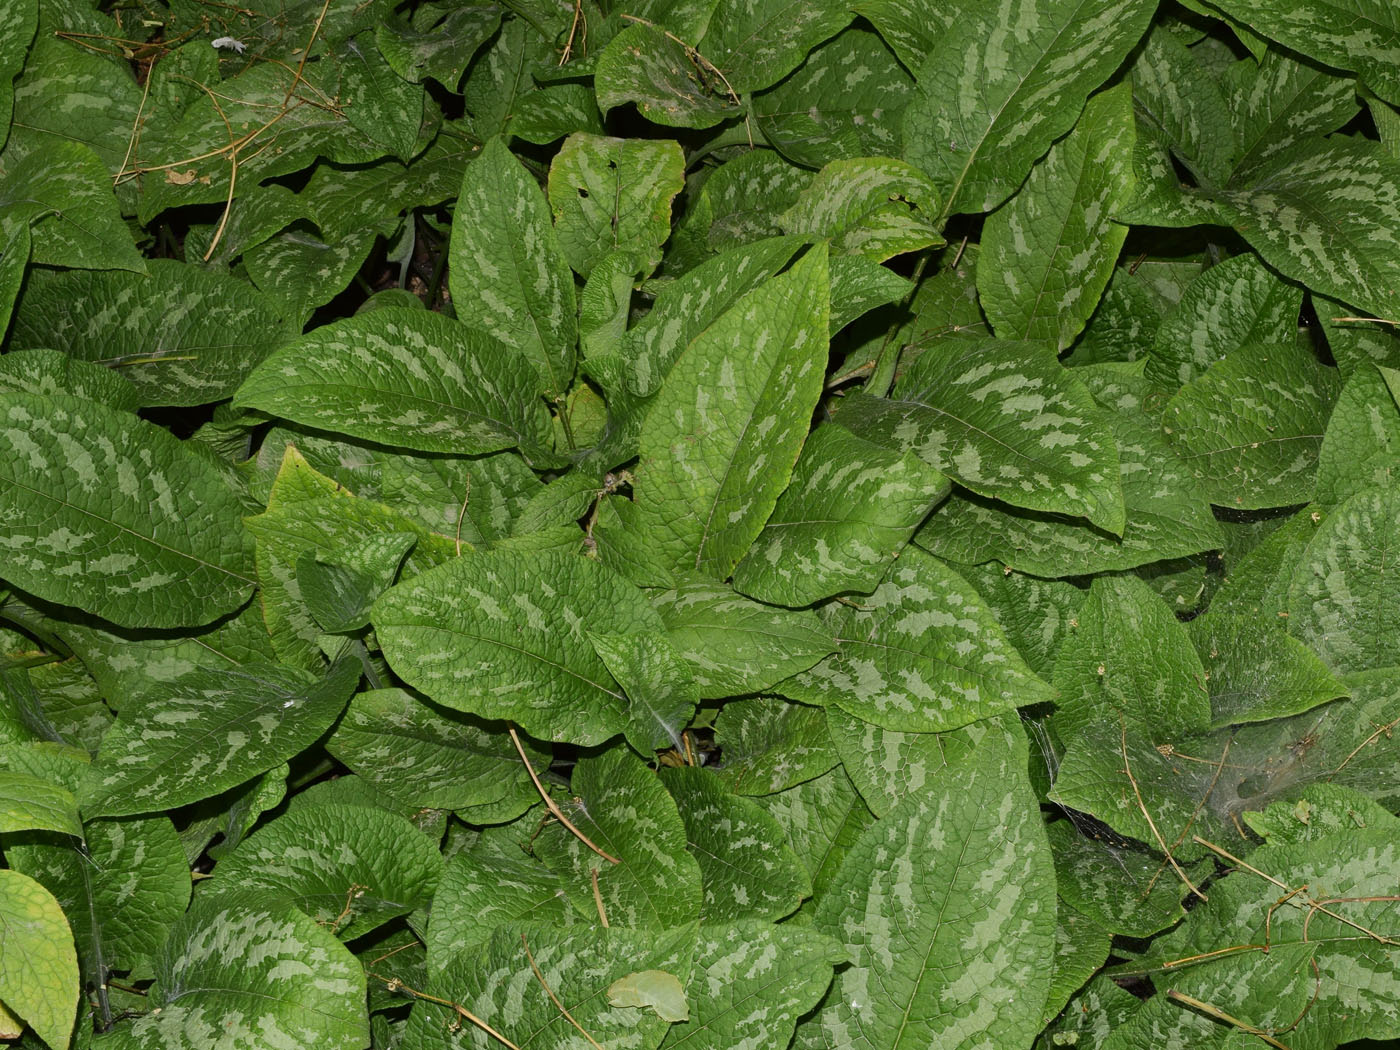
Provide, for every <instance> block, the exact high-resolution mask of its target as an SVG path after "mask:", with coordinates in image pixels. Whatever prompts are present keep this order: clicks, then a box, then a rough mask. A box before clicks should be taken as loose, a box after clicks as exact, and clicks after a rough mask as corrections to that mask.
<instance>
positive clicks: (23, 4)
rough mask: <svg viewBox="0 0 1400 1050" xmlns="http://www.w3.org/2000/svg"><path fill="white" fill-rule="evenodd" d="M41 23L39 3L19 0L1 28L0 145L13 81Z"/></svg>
mask: <svg viewBox="0 0 1400 1050" xmlns="http://www.w3.org/2000/svg"><path fill="white" fill-rule="evenodd" d="M38 22H39V0H19V3H17V4H15V6H14V9H13V10H12V11H11V12H10V17H9V18H8V19H7V20H6V21H5V25H4V27H3V28H0V128H3V129H4V130H3V131H0V146H3V145H4V144H5V140H6V136H7V135H8V134H9V130H10V117H11V115H12V110H13V105H14V85H13V81H14V79H15V77H16V76H18V75H19V71H20V70H21V69H22V68H23V66H24V58H25V54H26V53H27V52H28V51H29V44H30V42H31V41H32V40H33V39H34V30H35V28H36V27H37V25H38Z"/></svg>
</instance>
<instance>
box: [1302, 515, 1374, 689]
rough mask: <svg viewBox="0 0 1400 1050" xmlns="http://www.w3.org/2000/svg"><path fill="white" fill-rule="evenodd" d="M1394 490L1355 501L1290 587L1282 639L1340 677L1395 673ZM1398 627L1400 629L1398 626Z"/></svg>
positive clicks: (1316, 542) (1311, 551) (1307, 555)
mask: <svg viewBox="0 0 1400 1050" xmlns="http://www.w3.org/2000/svg"><path fill="white" fill-rule="evenodd" d="M1397 514H1400V490H1397V489H1393V488H1388V489H1369V490H1364V491H1362V492H1359V493H1357V494H1356V495H1355V496H1353V497H1352V498H1351V499H1349V500H1347V501H1346V502H1345V503H1343V504H1342V505H1341V506H1340V507H1338V508H1337V509H1336V510H1335V511H1333V512H1332V513H1331V514H1330V515H1328V517H1327V519H1326V520H1325V521H1324V522H1323V523H1322V525H1321V526H1320V527H1319V528H1318V529H1317V531H1316V533H1315V534H1314V535H1313V537H1312V539H1311V540H1310V541H1309V543H1308V546H1307V548H1306V549H1305V550H1304V551H1303V553H1302V555H1301V556H1300V557H1299V559H1298V565H1297V569H1296V570H1295V572H1294V574H1293V578H1292V583H1291V584H1290V585H1289V587H1288V609H1289V619H1288V632H1289V633H1290V634H1292V635H1295V636H1296V637H1298V638H1300V639H1301V640H1302V641H1303V642H1304V644H1306V645H1308V646H1309V647H1310V648H1311V649H1312V650H1313V651H1314V652H1316V653H1317V655H1318V656H1320V657H1322V662H1323V663H1325V664H1326V665H1327V666H1328V667H1330V668H1331V669H1332V670H1333V671H1335V672H1337V673H1338V674H1346V673H1348V672H1351V671H1364V670H1368V669H1370V668H1373V667H1394V666H1397V665H1400V636H1397V635H1396V633H1395V629H1394V628H1392V624H1393V623H1394V622H1395V618H1396V617H1397V616H1400V604H1397V600H1396V594H1395V591H1396V587H1397V582H1396V579H1395V575H1394V574H1395V566H1394V563H1393V560H1392V559H1390V558H1389V557H1388V552H1389V550H1390V547H1391V544H1392V543H1396V542H1400V538H1398V537H1396V535H1395V532H1396V529H1397V528H1400V519H1397ZM1398 626H1400V625H1398Z"/></svg>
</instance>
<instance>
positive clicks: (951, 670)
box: [780, 549, 1053, 733]
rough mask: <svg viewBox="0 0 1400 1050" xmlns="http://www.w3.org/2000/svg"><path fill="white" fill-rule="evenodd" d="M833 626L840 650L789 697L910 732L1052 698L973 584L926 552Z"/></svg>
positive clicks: (801, 679)
mask: <svg viewBox="0 0 1400 1050" xmlns="http://www.w3.org/2000/svg"><path fill="white" fill-rule="evenodd" d="M834 627H835V630H836V632H837V635H836V644H837V646H838V648H837V651H836V652H835V653H834V654H833V655H832V656H830V657H828V658H827V659H826V660H823V661H822V662H821V663H819V664H817V665H816V666H815V667H813V668H812V669H811V670H809V671H804V672H803V673H802V674H800V675H797V676H796V677H795V678H793V679H792V680H791V681H789V682H786V683H784V684H783V685H782V686H781V687H780V688H781V689H782V690H783V692H784V693H786V694H788V695H790V696H792V697H793V698H794V699H796V700H804V701H807V702H809V703H816V704H823V705H826V704H836V705H837V706H839V707H842V708H844V709H845V710H846V711H848V712H850V713H851V714H853V715H855V716H856V717H857V718H860V719H863V720H865V721H867V722H871V723H874V724H875V725H878V726H883V727H884V728H886V729H894V730H897V731H900V732H907V733H938V732H943V731H945V730H949V729H956V728H958V727H959V726H963V725H967V724H968V723H969V722H975V721H977V720H978V719H982V718H987V717H988V716H990V715H994V714H997V713H999V712H1001V711H1007V710H1010V709H1011V708H1013V707H1019V706H1024V705H1026V704H1033V703H1037V702H1039V701H1041V700H1049V699H1050V698H1051V697H1052V695H1053V694H1052V691H1051V689H1050V687H1049V686H1047V685H1046V684H1045V683H1044V682H1042V681H1041V680H1040V679H1039V678H1037V677H1036V676H1035V675H1033V674H1032V673H1031V672H1030V670H1029V669H1028V668H1027V667H1026V665H1025V664H1024V663H1023V662H1022V660H1021V657H1020V655H1019V654H1018V653H1017V652H1016V650H1015V649H1014V648H1013V647H1012V645H1011V643H1010V642H1008V641H1007V640H1006V636H1005V635H1004V634H1003V633H1002V631H1001V628H1000V627H998V626H997V623H996V621H995V620H994V619H993V618H992V615H991V613H990V611H988V609H987V607H986V605H985V604H984V603H983V601H982V599H981V597H980V596H979V595H978V594H977V592H976V591H975V590H973V589H972V587H970V586H969V585H968V583H967V581H965V580H964V579H962V577H960V576H959V575H958V574H957V573H955V572H953V570H952V569H949V568H948V567H947V566H945V565H943V564H942V563H941V562H939V561H937V560H936V559H934V558H932V557H929V556H928V555H927V554H924V553H923V552H922V551H918V550H913V549H911V550H907V551H906V552H905V554H904V556H903V557H901V558H900V559H899V560H898V561H896V562H895V563H894V565H893V566H892V567H891V568H890V571H889V574H888V575H887V576H886V577H885V580H884V582H882V583H881V584H880V586H879V587H877V588H876V589H875V592H874V593H873V594H871V595H870V596H869V597H868V598H864V599H862V600H861V602H860V605H859V606H858V607H853V608H848V609H846V610H844V611H843V614H842V615H840V616H839V618H838V619H837V620H836V622H835V624H834Z"/></svg>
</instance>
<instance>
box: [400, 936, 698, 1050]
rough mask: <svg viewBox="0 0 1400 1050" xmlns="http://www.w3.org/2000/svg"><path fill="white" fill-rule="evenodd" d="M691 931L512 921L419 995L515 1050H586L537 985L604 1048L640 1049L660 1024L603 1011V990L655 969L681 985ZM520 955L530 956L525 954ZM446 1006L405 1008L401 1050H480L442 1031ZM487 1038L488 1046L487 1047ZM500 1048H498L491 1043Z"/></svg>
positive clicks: (450, 964) (467, 1038)
mask: <svg viewBox="0 0 1400 1050" xmlns="http://www.w3.org/2000/svg"><path fill="white" fill-rule="evenodd" d="M694 944H695V930H694V928H693V927H682V928H680V929H676V930H667V931H664V932H663V931H656V930H625V929H608V930H604V929H598V928H597V927H594V928H592V929H560V928H559V927H558V926H554V925H549V924H546V923H539V922H514V923H509V924H507V925H504V926H500V927H498V928H497V929H496V931H495V933H494V934H493V935H492V937H491V939H490V941H489V942H488V943H486V944H479V945H473V946H470V947H468V948H466V949H465V950H464V951H462V952H461V953H460V954H458V955H456V956H454V957H453V958H451V959H450V960H448V961H447V964H446V966H445V967H444V968H443V969H442V970H441V971H439V972H436V973H430V974H429V975H428V986H427V988H426V989H425V990H426V991H427V992H428V994H430V995H435V996H438V997H440V998H443V999H446V1000H448V1001H449V1002H454V1003H460V1004H461V1005H462V1006H463V1007H465V1008H466V1009H468V1010H470V1011H471V1012H472V1013H473V1014H475V1015H476V1016H477V1017H480V1018H483V1019H484V1020H486V1021H487V1022H488V1023H489V1024H491V1026H492V1027H493V1028H495V1029H496V1030H497V1031H499V1032H501V1033H502V1034H503V1035H505V1036H506V1037H507V1038H509V1039H511V1040H512V1041H514V1042H515V1043H516V1045H517V1046H520V1047H522V1048H523V1047H529V1048H530V1050H575V1048H582V1047H585V1046H587V1045H588V1043H587V1041H586V1040H584V1038H583V1037H582V1036H581V1035H579V1033H578V1029H576V1028H574V1027H573V1025H571V1024H570V1023H569V1022H568V1020H567V1019H565V1017H564V1015H563V1013H561V1012H560V1009H559V1007H558V1006H556V1005H555V1004H554V1002H553V1001H552V1000H551V997H550V996H549V995H548V994H546V992H545V990H544V988H542V987H541V977H536V976H535V971H534V967H532V966H531V965H530V958H532V957H533V959H534V962H535V966H536V967H538V968H539V972H540V974H541V975H542V978H543V982H544V983H545V984H547V985H548V986H549V988H550V990H551V991H552V992H553V993H554V995H555V996H557V997H558V999H559V1002H560V1003H561V1004H562V1005H563V1007H564V1009H565V1010H567V1011H568V1012H569V1015H570V1016H571V1017H573V1019H574V1020H575V1021H577V1022H578V1024H579V1026H580V1027H582V1028H584V1029H585V1030H586V1031H587V1032H588V1033H589V1035H591V1036H593V1038H594V1039H596V1040H598V1041H599V1043H600V1045H602V1046H606V1047H608V1048H609V1050H649V1048H651V1047H654V1046H656V1045H657V1043H659V1042H660V1041H661V1037H662V1034H663V1033H664V1032H665V1030H666V1028H667V1027H668V1026H667V1023H666V1022H665V1021H663V1020H661V1019H660V1018H659V1017H657V1016H655V1015H654V1014H653V1013H652V1012H651V1011H650V1010H646V1011H642V1010H637V1009H634V1008H631V1007H617V1006H611V1005H609V1003H608V997H607V990H608V987H609V986H610V985H611V984H612V983H613V982H614V981H617V980H620V979H621V978H624V977H626V976H628V975H629V974H632V973H636V972H637V971H638V970H665V971H666V972H668V973H673V974H675V975H676V976H677V978H679V979H680V980H681V981H682V982H683V983H684V982H685V981H687V980H689V978H690V969H691V957H692V954H693V952H694ZM527 947H528V948H529V952H530V955H529V956H527V955H526V954H525V950H526V948H527ZM454 1018H455V1014H454V1012H453V1011H452V1010H451V1009H450V1008H449V1007H446V1006H441V1005H439V1004H437V1003H433V1002H424V1001H419V1002H416V1003H414V1005H413V1012H412V1013H411V1014H410V1015H409V1019H408V1024H407V1025H406V1026H405V1028H404V1032H403V1038H402V1042H401V1044H400V1045H401V1046H402V1047H403V1048H404V1050H454V1048H457V1047H462V1046H472V1047H478V1046H479V1047H483V1048H484V1047H486V1046H488V1045H490V1042H495V1040H491V1039H490V1037H489V1036H487V1035H486V1034H485V1033H483V1032H479V1031H477V1030H476V1029H471V1031H470V1032H468V1030H467V1026H465V1025H464V1026H463V1028H462V1030H461V1031H460V1032H459V1031H458V1030H456V1029H455V1028H449V1025H450V1024H452V1022H453V1020H454ZM488 1040H490V1042H488ZM497 1045H500V1044H497Z"/></svg>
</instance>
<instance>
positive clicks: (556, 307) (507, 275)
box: [448, 139, 578, 395]
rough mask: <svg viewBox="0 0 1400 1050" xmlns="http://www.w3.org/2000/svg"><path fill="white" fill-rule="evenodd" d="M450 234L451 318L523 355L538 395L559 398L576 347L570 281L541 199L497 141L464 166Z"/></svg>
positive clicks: (570, 375)
mask: <svg viewBox="0 0 1400 1050" xmlns="http://www.w3.org/2000/svg"><path fill="white" fill-rule="evenodd" d="M454 233H455V234H456V236H454V237H453V239H452V247H451V251H450V258H451V272H450V274H449V277H448V284H449V286H450V287H451V289H452V301H453V303H454V304H456V308H457V315H458V316H459V317H463V318H469V319H470V321H471V324H472V325H473V326H475V327H479V328H480V329H481V330H482V331H484V332H485V333H486V334H488V335H490V336H492V337H494V338H495V340H496V341H497V342H500V343H504V344H505V345H506V346H508V347H511V348H512V349H514V350H518V351H519V352H520V353H522V354H524V355H525V357H526V359H527V360H528V361H529V362H530V363H531V364H532V365H534V366H535V370H536V371H537V372H538V373H539V380H540V388H541V389H542V390H543V391H545V392H547V393H549V394H551V395H557V394H563V393H564V392H565V391H566V390H568V388H569V380H570V379H571V378H572V377H573V374H574V355H575V345H574V344H575V343H576V342H577V341H578V320H577V317H576V316H575V306H574V281H573V274H572V273H571V272H570V271H569V264H568V262H567V260H566V259H565V257H564V255H563V253H562V252H561V250H560V248H559V241H558V238H557V236H556V235H555V233H554V226H553V225H552V224H551V223H550V221H549V205H548V204H546V203H545V199H544V194H543V193H542V192H541V191H540V188H539V187H538V186H537V185H536V184H535V181H534V180H533V179H532V178H530V176H529V174H528V173H527V172H526V171H525V169H524V168H522V167H521V166H520V162H519V161H517V160H516V159H515V158H514V157H513V156H511V153H510V151H509V150H508V149H506V147H505V144H504V143H503V142H502V141H500V140H499V139H492V140H491V141H490V142H488V143H487V144H486V146H485V147H484V148H483V149H482V151H481V153H480V154H479V155H478V156H477V157H476V159H475V160H473V161H472V162H471V163H470V164H468V165H467V170H466V173H465V174H464V175H463V176H462V188H461V191H460V194H459V196H458V198H457V210H456V223H455V229H454Z"/></svg>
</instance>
